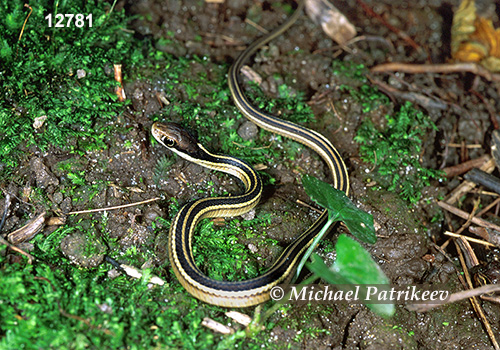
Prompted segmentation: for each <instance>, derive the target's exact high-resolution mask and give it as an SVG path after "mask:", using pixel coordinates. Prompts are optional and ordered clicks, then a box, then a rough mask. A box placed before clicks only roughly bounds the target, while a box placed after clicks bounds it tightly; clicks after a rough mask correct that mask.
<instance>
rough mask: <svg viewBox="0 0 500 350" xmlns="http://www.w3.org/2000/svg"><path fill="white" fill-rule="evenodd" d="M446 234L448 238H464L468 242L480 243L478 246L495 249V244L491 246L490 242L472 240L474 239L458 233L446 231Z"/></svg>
mask: <svg viewBox="0 0 500 350" xmlns="http://www.w3.org/2000/svg"><path fill="white" fill-rule="evenodd" d="M444 234H445V235H447V236H451V237H455V238H460V237H462V238H464V239H466V240H468V241H469V242H473V243H478V244H482V245H486V246H489V247H494V246H495V245H494V244H491V243H490V242H486V241H483V240H482V239H477V238H472V237H468V236H463V235H459V234H456V233H453V232H450V231H445V232H444Z"/></svg>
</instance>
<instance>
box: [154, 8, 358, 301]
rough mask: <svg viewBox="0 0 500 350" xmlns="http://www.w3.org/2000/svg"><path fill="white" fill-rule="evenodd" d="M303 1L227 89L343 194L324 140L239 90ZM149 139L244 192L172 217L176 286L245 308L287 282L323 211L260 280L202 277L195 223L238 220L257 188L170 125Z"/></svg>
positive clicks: (248, 175)
mask: <svg viewBox="0 0 500 350" xmlns="http://www.w3.org/2000/svg"><path fill="white" fill-rule="evenodd" d="M302 9H303V2H302V1H301V2H300V3H299V6H298V8H297V10H296V11H295V12H294V13H293V15H292V16H291V17H290V18H289V19H288V20H287V21H286V22H285V23H283V24H282V25H281V26H279V27H278V28H276V29H275V30H274V31H273V32H271V33H269V34H267V35H265V36H264V37H262V38H260V39H258V40H257V41H255V42H254V43H252V44H251V45H250V46H249V47H248V48H247V49H246V50H245V51H244V52H242V53H241V54H240V56H239V57H238V58H237V59H236V61H235V62H234V64H233V65H232V66H231V68H230V69H229V72H228V84H229V89H230V91H231V95H232V97H233V100H234V102H235V104H236V106H237V107H238V109H239V110H240V111H241V112H242V113H243V114H244V115H245V117H246V118H248V119H249V120H250V121H252V122H253V123H255V124H257V125H258V126H260V127H262V128H264V129H266V130H268V131H271V132H274V133H277V134H280V135H283V136H286V137H289V138H291V139H293V140H295V141H297V142H300V143H302V144H304V145H306V146H308V147H310V148H311V149H313V150H314V151H316V152H317V153H318V154H319V155H320V156H321V157H322V158H323V160H324V161H325V162H326V163H327V165H328V167H329V169H330V171H331V172H332V175H333V184H334V186H335V188H337V189H339V190H342V191H344V192H346V193H347V192H348V189H349V177H348V173H347V169H346V167H345V164H344V162H343V160H342V158H341V157H340V155H339V153H338V151H337V150H336V149H335V147H334V146H333V145H332V144H331V143H330V141H329V140H328V139H327V138H326V137H324V136H323V135H321V134H320V133H318V132H316V131H313V130H310V129H307V128H304V127H302V126H300V125H297V124H294V123H291V122H288V121H284V120H281V119H279V118H277V117H275V116H273V115H270V114H267V113H265V112H262V111H261V110H259V109H257V108H255V107H254V106H252V104H251V103H250V102H249V101H248V99H247V98H246V97H245V95H244V94H243V90H242V88H241V86H240V85H239V80H238V77H239V71H240V69H241V67H242V65H243V63H244V62H245V61H246V60H247V59H248V58H249V57H250V56H252V55H253V54H254V53H255V51H257V50H258V49H259V48H260V47H262V46H263V45H265V44H266V43H267V42H269V41H270V40H272V39H274V38H275V37H277V36H278V35H280V34H281V33H283V32H284V31H285V30H286V29H288V28H289V27H290V26H291V25H292V24H293V23H294V22H295V21H296V20H297V18H298V17H299V15H300V13H301V12H302ZM152 134H153V136H154V137H155V138H156V139H157V140H158V142H160V143H161V144H162V145H164V146H165V147H167V148H169V149H171V150H172V151H174V152H175V153H177V154H178V155H180V156H181V157H183V158H185V159H187V160H189V161H192V162H194V163H197V164H200V165H202V166H204V167H207V168H210V169H214V170H219V171H222V172H226V173H229V174H231V175H234V176H236V177H237V178H238V179H240V180H241V181H242V182H243V184H244V186H245V192H244V193H243V194H242V195H239V196H230V197H220V198H205V199H200V200H197V201H194V202H190V203H188V204H186V205H185V206H184V207H182V208H181V210H180V211H179V213H178V214H177V216H176V217H175V218H174V221H173V223H172V226H171V228H170V233H169V241H168V252H169V259H170V262H171V264H172V267H173V269H174V272H175V275H176V276H177V278H178V279H179V281H180V282H181V284H182V285H183V286H184V287H185V288H186V289H187V290H188V291H189V293H191V294H192V295H193V296H195V297H196V298H198V299H200V300H203V301H205V302H207V303H210V304H214V305H220V306H226V307H247V306H252V305H257V304H260V303H262V302H264V301H266V300H268V299H269V298H270V296H269V293H270V290H271V289H272V288H273V287H274V286H276V285H277V284H280V283H285V282H287V281H289V280H290V278H291V276H292V274H293V271H294V269H295V266H296V264H297V262H298V260H299V259H300V257H301V256H302V254H303V253H304V252H305V250H306V249H307V248H308V247H309V245H310V244H311V243H312V240H313V239H314V237H316V235H317V234H318V232H319V231H320V229H321V228H322V226H323V225H324V224H325V222H326V220H327V216H328V214H327V212H326V211H324V212H323V213H322V214H321V216H320V217H319V218H318V219H317V220H316V222H315V223H314V224H313V225H312V226H311V227H310V228H309V229H308V230H307V231H305V232H304V233H302V234H301V235H300V236H299V237H298V238H297V239H296V240H295V241H294V242H293V243H292V244H290V245H289V246H288V247H287V248H286V249H285V250H284V251H283V253H282V254H281V256H280V257H279V258H278V259H277V260H276V262H275V263H274V264H273V265H272V266H271V268H270V269H269V270H268V271H267V272H266V273H264V274H263V275H261V276H259V277H256V278H253V279H249V280H246V281H239V282H228V281H217V280H213V279H210V278H208V277H207V276H205V275H204V274H203V273H202V272H201V271H200V269H199V268H198V267H197V266H196V265H195V262H194V258H193V255H192V250H191V240H192V235H193V232H194V229H195V227H196V225H197V223H198V222H199V221H200V220H201V219H202V218H205V217H221V216H235V215H240V214H242V213H244V212H246V211H248V210H250V209H251V208H253V207H254V206H255V205H256V204H257V203H258V201H259V199H260V196H261V193H262V183H261V180H260V178H259V176H258V174H257V173H256V172H255V170H254V169H253V168H252V167H251V166H250V165H248V164H247V163H246V162H244V161H242V160H239V159H236V158H233V157H229V156H222V155H214V154H212V153H210V152H208V151H207V150H206V149H205V148H204V147H203V146H202V145H201V144H199V143H198V142H197V140H196V139H194V138H193V137H192V136H191V135H189V133H187V132H186V131H185V130H184V129H182V128H180V127H179V126H178V125H176V124H172V123H170V124H160V123H155V124H154V125H153V127H152Z"/></svg>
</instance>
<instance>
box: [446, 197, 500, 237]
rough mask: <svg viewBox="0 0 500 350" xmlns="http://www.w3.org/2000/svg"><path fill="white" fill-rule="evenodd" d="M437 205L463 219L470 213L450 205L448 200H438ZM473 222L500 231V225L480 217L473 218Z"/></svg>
mask: <svg viewBox="0 0 500 350" xmlns="http://www.w3.org/2000/svg"><path fill="white" fill-rule="evenodd" d="M437 205H439V206H440V207H441V208H443V209H445V210H447V211H449V212H451V213H453V214H455V215H456V216H459V217H461V218H462V219H465V220H467V219H468V218H469V213H467V212H465V211H463V210H461V209H458V208H455V207H454V206H452V205H449V204H448V203H446V202H443V201H438V202H437ZM471 222H472V223H473V224H476V225H478V226H482V227H486V228H491V229H493V230H497V231H500V226H498V225H495V224H493V223H491V222H489V221H486V220H483V219H480V218H478V217H474V218H472V220H471Z"/></svg>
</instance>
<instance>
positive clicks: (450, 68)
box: [371, 62, 500, 81]
mask: <svg viewBox="0 0 500 350" xmlns="http://www.w3.org/2000/svg"><path fill="white" fill-rule="evenodd" d="M394 71H397V72H404V73H409V74H419V73H442V74H450V73H464V72H466V73H473V74H477V75H479V76H481V77H483V78H484V79H486V80H488V81H500V74H493V73H491V72H490V71H488V70H487V69H486V68H484V67H482V66H480V65H478V64H476V63H442V64H412V63H400V62H392V63H383V64H379V65H378V66H375V67H372V68H371V72H373V73H382V72H394Z"/></svg>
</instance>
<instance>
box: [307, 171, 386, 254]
mask: <svg viewBox="0 0 500 350" xmlns="http://www.w3.org/2000/svg"><path fill="white" fill-rule="evenodd" d="M302 184H303V185H304V189H305V190H306V193H307V194H308V195H309V196H310V197H311V198H312V200H313V201H315V202H316V203H318V204H319V205H321V206H322V207H324V208H326V209H328V212H329V215H330V217H331V218H332V217H333V219H334V220H335V221H343V222H344V223H345V224H346V226H347V228H349V231H351V233H352V234H353V235H354V236H355V237H356V238H358V239H360V240H361V241H363V242H367V243H371V244H374V243H375V242H377V236H375V228H374V226H373V216H372V215H371V214H368V213H367V212H365V211H363V210H361V209H359V208H357V207H356V206H355V205H354V203H353V202H352V201H351V200H350V199H349V198H348V197H347V196H346V195H345V193H344V192H342V191H340V190H337V189H336V188H334V187H333V186H332V185H330V184H327V183H326V182H323V181H321V180H318V179H317V178H315V177H314V176H310V175H304V176H303V177H302Z"/></svg>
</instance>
